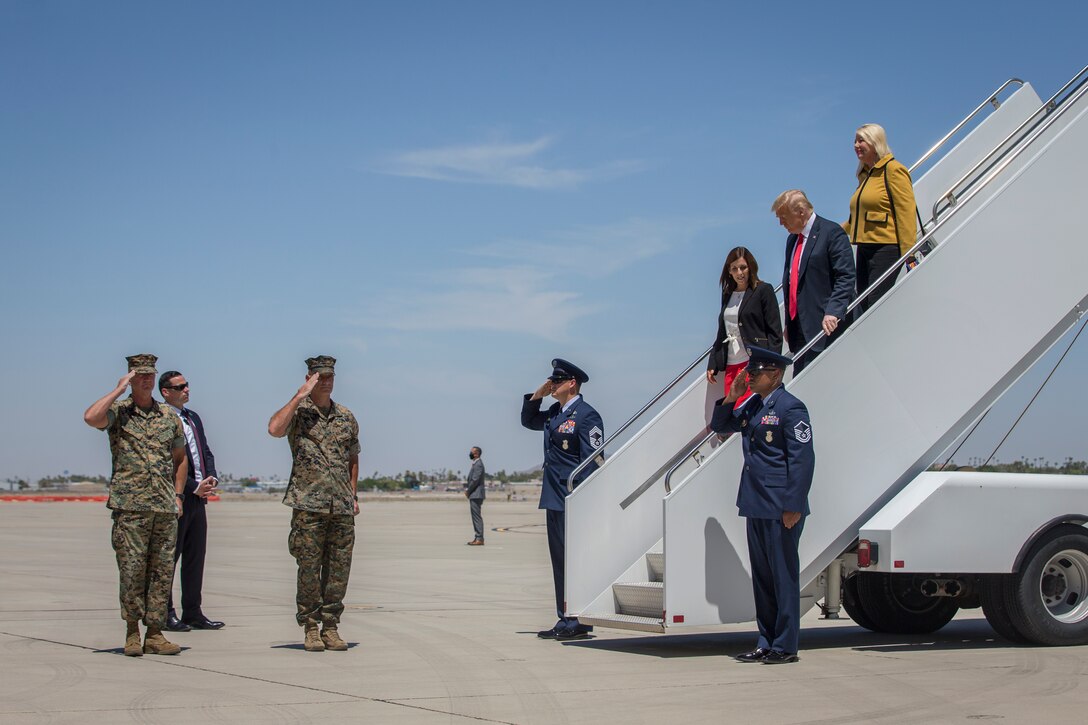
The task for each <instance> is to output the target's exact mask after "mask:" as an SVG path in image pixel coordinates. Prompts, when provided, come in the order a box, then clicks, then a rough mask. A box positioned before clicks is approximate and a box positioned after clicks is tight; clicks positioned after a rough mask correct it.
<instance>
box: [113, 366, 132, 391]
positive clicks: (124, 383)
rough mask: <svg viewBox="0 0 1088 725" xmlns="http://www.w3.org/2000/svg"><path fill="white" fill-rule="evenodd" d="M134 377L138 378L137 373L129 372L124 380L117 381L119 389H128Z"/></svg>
mask: <svg viewBox="0 0 1088 725" xmlns="http://www.w3.org/2000/svg"><path fill="white" fill-rule="evenodd" d="M134 377H136V371H135V370H129V371H128V372H127V373H125V376H124V377H123V378H121V379H120V380H118V381H117V389H118V390H124V389H125V388H127V387H128V386H129V384H130V383H131V382H132V379H133V378H134Z"/></svg>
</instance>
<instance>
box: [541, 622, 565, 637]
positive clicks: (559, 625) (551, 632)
mask: <svg viewBox="0 0 1088 725" xmlns="http://www.w3.org/2000/svg"><path fill="white" fill-rule="evenodd" d="M566 628H567V627H566V623H565V622H564V621H563V620H562V619H560V620H559V621H558V622H556V623H555V626H554V627H552V628H551V629H545V630H542V631H540V632H537V633H536V636H537V637H540V638H541V639H557V638H558V637H559V635H560V634H561V633H563V632H565V631H566Z"/></svg>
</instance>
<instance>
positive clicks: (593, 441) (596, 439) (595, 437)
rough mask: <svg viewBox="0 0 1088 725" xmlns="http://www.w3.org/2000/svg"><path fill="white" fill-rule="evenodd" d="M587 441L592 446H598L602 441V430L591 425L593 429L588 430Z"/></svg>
mask: <svg viewBox="0 0 1088 725" xmlns="http://www.w3.org/2000/svg"><path fill="white" fill-rule="evenodd" d="M589 443H590V445H592V446H593V447H594V448H600V447H601V444H602V443H604V431H603V430H601V429H600V428H598V427H597V426H593V429H592V430H590V431H589Z"/></svg>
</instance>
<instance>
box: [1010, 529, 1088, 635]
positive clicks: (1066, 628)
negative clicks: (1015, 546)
mask: <svg viewBox="0 0 1088 725" xmlns="http://www.w3.org/2000/svg"><path fill="white" fill-rule="evenodd" d="M1006 583H1007V586H1006V587H1005V588H1004V594H1005V597H1004V602H1005V605H1006V608H1007V609H1008V611H1009V614H1010V616H1011V618H1012V623H1013V625H1014V626H1015V627H1016V629H1017V630H1018V631H1020V632H1021V633H1023V635H1024V636H1025V637H1026V638H1027V639H1028V640H1030V641H1032V642H1035V643H1037V644H1045V645H1058V646H1061V645H1077V644H1086V643H1088V530H1086V529H1085V528H1084V527H1082V526H1077V525H1076V524H1062V525H1060V526H1055V527H1054V528H1053V529H1051V530H1050V531H1047V532H1046V533H1045V534H1043V535H1042V536H1041V537H1039V540H1038V541H1036V542H1035V545H1034V546H1032V547H1031V550H1030V551H1029V552H1028V555H1027V557H1026V558H1025V559H1024V563H1023V565H1021V567H1020V571H1018V572H1016V573H1014V574H1012V575H1010V577H1009V579H1008V580H1007V581H1006Z"/></svg>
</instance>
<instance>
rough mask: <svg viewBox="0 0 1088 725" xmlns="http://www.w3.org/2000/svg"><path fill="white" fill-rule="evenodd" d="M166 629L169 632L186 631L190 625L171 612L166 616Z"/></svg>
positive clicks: (189, 628)
mask: <svg viewBox="0 0 1088 725" xmlns="http://www.w3.org/2000/svg"><path fill="white" fill-rule="evenodd" d="M166 629H168V630H169V631H171V632H188V631H189V630H191V629H192V627H190V626H189V625H188V624H186V623H185V622H183V621H181V620H180V619H178V615H176V614H171V615H170V616H169V617H167V618H166Z"/></svg>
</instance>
